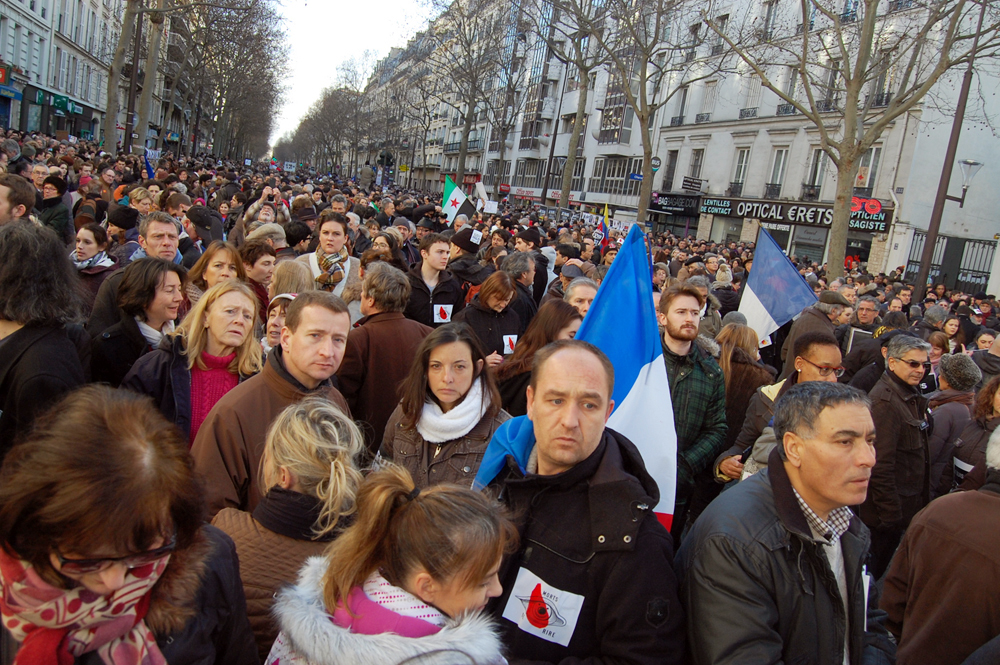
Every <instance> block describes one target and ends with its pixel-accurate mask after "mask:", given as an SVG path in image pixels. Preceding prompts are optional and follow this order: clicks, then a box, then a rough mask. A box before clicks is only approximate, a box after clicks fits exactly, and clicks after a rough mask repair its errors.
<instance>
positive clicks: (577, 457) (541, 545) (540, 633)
mask: <svg viewBox="0 0 1000 665" xmlns="http://www.w3.org/2000/svg"><path fill="white" fill-rule="evenodd" d="M613 384H614V369H613V368H612V366H611V362H610V361H609V360H608V358H607V356H605V355H604V354H603V353H602V352H601V351H600V350H598V349H597V348H596V347H594V346H592V345H590V344H587V343H586V342H582V341H579V340H564V341H559V342H555V343H553V344H550V345H548V346H547V347H545V348H544V349H543V350H542V351H539V352H538V354H537V355H536V356H535V365H534V369H533V371H532V377H531V385H530V386H529V388H528V389H527V402H528V416H527V417H528V419H530V423H526V425H527V424H530V426H531V428H532V429H533V436H534V450H533V451H532V453H531V455H530V457H529V459H528V463H527V468H526V469H524V470H522V469H521V468H520V467H519V466H518V464H517V462H516V461H515V459H514V457H513V456H509V457H507V460H506V462H507V466H506V469H504V470H502V471H501V475H502V476H503V475H504V474H506V477H505V478H504V480H503V490H502V495H503V497H504V499H505V500H506V502H507V503H508V504H509V505H510V507H511V509H512V512H513V514H515V515H517V516H518V517H519V520H520V521H519V529H520V536H521V538H520V543H521V549H520V551H518V552H517V553H515V554H514V555H513V556H511V557H509V558H508V559H507V560H505V561H504V562H503V566H502V567H501V572H500V579H501V580H502V583H503V594H502V595H501V596H500V597H499V598H496V599H494V601H492V604H491V612H492V613H493V615H494V616H495V617H497V618H498V619H499V620H500V629H501V631H502V633H503V635H502V638H503V642H504V644H505V645H507V647H508V651H509V658H510V660H511V662H519V661H521V660H526V661H531V662H539V663H541V662H546V663H566V664H569V663H582V662H587V663H605V662H622V663H624V662H628V663H632V664H635V665H645V664H649V665H652V664H653V663H656V664H657V665H660V664H664V663H667V664H669V663H681V662H683V660H684V635H683V625H684V622H683V612H682V611H681V607H680V604H679V602H678V599H677V582H676V578H675V577H674V573H673V566H672V564H671V560H672V558H673V543H672V541H671V539H670V534H668V533H667V530H666V529H665V528H664V527H663V526H662V525H661V524H660V522H659V521H657V518H656V516H655V515H654V513H653V511H652V508H653V507H654V506H655V505H656V503H657V501H658V500H659V490H658V489H657V486H656V483H655V482H654V481H653V479H652V478H651V477H650V475H649V474H648V473H647V471H646V468H645V466H644V465H643V462H642V457H641V456H640V455H639V451H638V450H636V448H635V445H633V444H632V442H631V441H629V440H628V439H626V438H625V437H624V436H622V435H621V434H618V433H617V432H614V431H613V430H609V429H605V422H606V421H607V418H608V416H609V415H610V413H611V409H612V408H613V407H614V402H613V401H612V400H611V394H612V392H613ZM529 433H530V432H529Z"/></svg>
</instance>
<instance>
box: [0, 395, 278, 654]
mask: <svg viewBox="0 0 1000 665" xmlns="http://www.w3.org/2000/svg"><path fill="white" fill-rule="evenodd" d="M53 478H58V479H59V482H58V483H53ZM204 506H205V502H204V499H203V496H202V489H201V486H200V483H199V481H198V479H197V477H196V476H195V474H194V470H193V467H192V464H191V460H190V457H189V456H188V453H187V446H186V445H185V442H184V440H183V438H182V436H181V434H180V432H179V431H178V430H177V428H176V427H175V426H174V425H173V423H171V422H170V421H168V420H167V419H166V418H164V417H163V416H162V415H161V414H160V413H159V412H158V411H157V410H156V409H155V408H154V407H153V405H152V403H150V402H149V400H148V399H147V398H145V397H141V396H139V395H136V394H134V393H131V392H128V391H124V390H121V391H119V390H113V389H111V388H108V387H106V386H88V387H85V388H82V389H80V390H78V391H76V392H75V393H72V394H70V395H69V396H68V397H67V398H66V399H65V400H63V401H62V402H61V403H60V404H58V405H57V406H56V407H54V408H53V409H52V411H50V412H49V414H48V415H47V416H44V417H43V418H42V419H40V420H39V421H38V423H37V426H36V428H35V429H34V431H33V432H32V434H31V435H30V436H29V437H28V438H27V439H26V440H24V442H23V443H21V444H20V445H16V446H15V447H14V448H13V449H12V450H11V452H10V453H9V454H8V455H7V457H6V459H5V461H4V466H3V470H2V473H0V597H2V602H0V613H2V615H3V617H2V621H3V625H4V627H6V628H7V629H8V630H9V631H10V633H11V634H12V636H13V638H14V639H15V640H17V641H18V642H20V643H21V646H20V651H19V653H18V655H17V659H16V662H19V663H77V664H81V665H83V664H86V665H101V664H102V663H103V664H104V665H140V664H141V665H163V664H165V663H168V662H169V663H170V664H171V665H184V664H195V663H198V664H202V663H215V664H216V665H228V664H230V663H232V665H237V664H242V663H258V662H259V659H258V655H257V648H256V645H255V644H254V638H253V633H252V631H251V630H250V623H249V621H248V620H247V608H246V600H245V599H244V596H243V587H242V585H241V584H240V578H239V566H238V564H237V560H236V553H235V550H234V548H233V543H232V541H231V540H230V539H229V538H228V537H227V536H226V535H225V534H223V533H222V532H221V531H219V530H218V529H216V528H215V527H211V526H207V525H204V517H205V515H204Z"/></svg>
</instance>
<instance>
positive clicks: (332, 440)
mask: <svg viewBox="0 0 1000 665" xmlns="http://www.w3.org/2000/svg"><path fill="white" fill-rule="evenodd" d="M362 451H364V438H363V437H362V435H361V431H360V430H359V429H358V428H357V426H356V425H355V424H354V422H353V421H351V419H350V418H348V417H347V416H345V415H344V413H343V412H342V411H341V410H340V409H339V408H337V407H336V406H334V405H333V404H331V403H330V402H329V401H328V400H325V399H322V398H319V397H310V398H307V399H305V400H303V401H301V402H299V403H297V404H293V405H291V406H289V407H288V408H286V409H285V410H284V411H282V412H281V414H279V415H278V417H277V418H276V419H275V421H274V423H273V424H272V425H271V428H270V430H269V431H268V433H267V442H266V443H265V446H264V453H263V456H262V458H261V467H260V475H261V478H260V487H261V488H262V489H263V492H264V498H263V499H262V500H261V502H260V503H259V504H257V507H256V508H255V509H254V511H253V513H252V514H251V513H247V512H244V511H241V510H237V509H235V508H226V509H224V510H222V511H220V512H219V513H218V514H217V515H216V516H215V518H214V519H213V520H212V524H214V525H215V526H217V527H219V528H220V529H222V530H223V531H225V532H226V533H227V534H229V536H230V537H231V538H232V539H233V542H234V543H235V544H236V553H237V555H239V559H240V578H241V579H242V581H243V589H244V592H245V594H246V598H247V613H248V614H249V616H250V625H251V627H252V628H253V632H254V636H255V638H256V640H257V647H258V649H259V650H260V657H261V660H263V659H264V658H265V657H266V656H267V654H268V651H270V649H271V644H272V643H273V642H274V638H275V637H276V636H277V634H278V628H277V625H276V624H275V622H274V619H273V618H272V614H271V605H272V603H273V602H274V595H275V593H276V592H277V591H278V589H279V588H280V587H282V586H284V585H287V584H291V583H294V582H295V579H296V576H297V574H298V572H299V569H300V568H301V567H302V564H303V563H305V561H306V559H308V558H309V557H311V556H318V555H321V554H323V552H324V550H325V549H326V548H327V547H328V546H329V545H330V543H331V541H333V540H334V539H335V538H337V537H338V536H339V535H340V534H341V532H342V531H343V530H344V528H345V527H346V526H347V525H348V524H349V523H350V522H351V520H352V518H353V516H354V512H355V495H356V494H357V490H358V486H359V485H360V483H361V480H362V476H361V472H360V471H359V470H358V461H359V459H360V457H361V454H362Z"/></svg>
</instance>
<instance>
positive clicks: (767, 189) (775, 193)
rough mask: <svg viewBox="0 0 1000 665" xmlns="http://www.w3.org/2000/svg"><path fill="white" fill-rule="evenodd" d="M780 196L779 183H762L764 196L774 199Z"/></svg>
mask: <svg viewBox="0 0 1000 665" xmlns="http://www.w3.org/2000/svg"><path fill="white" fill-rule="evenodd" d="M779 197H781V183H780V182H779V183H768V184H766V185H764V198H765V199H776V198H779Z"/></svg>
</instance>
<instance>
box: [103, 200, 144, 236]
mask: <svg viewBox="0 0 1000 665" xmlns="http://www.w3.org/2000/svg"><path fill="white" fill-rule="evenodd" d="M108 224H110V225H111V226H117V227H118V228H120V229H122V230H124V231H128V230H129V229H134V228H135V227H136V226H137V225H138V224H139V211H138V210H136V209H135V208H130V207H128V206H115V207H114V208H112V209H111V210H109V211H108Z"/></svg>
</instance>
